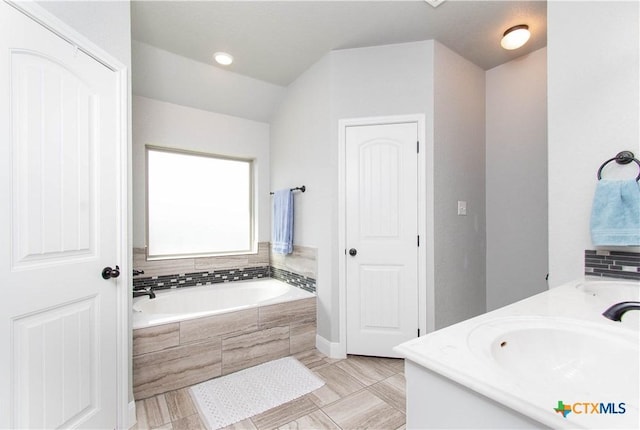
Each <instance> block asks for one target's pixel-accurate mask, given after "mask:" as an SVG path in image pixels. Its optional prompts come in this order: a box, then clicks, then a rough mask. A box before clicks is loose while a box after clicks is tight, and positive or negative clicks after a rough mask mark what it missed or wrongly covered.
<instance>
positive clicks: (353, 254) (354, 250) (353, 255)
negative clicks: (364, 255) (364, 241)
mask: <svg viewBox="0 0 640 430" xmlns="http://www.w3.org/2000/svg"><path fill="white" fill-rule="evenodd" d="M357 253H358V250H357V249H355V248H351V249H350V250H349V255H350V256H352V257H355V255H356V254H357Z"/></svg>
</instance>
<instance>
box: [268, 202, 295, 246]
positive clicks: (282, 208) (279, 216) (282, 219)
mask: <svg viewBox="0 0 640 430" xmlns="http://www.w3.org/2000/svg"><path fill="white" fill-rule="evenodd" d="M271 223H272V224H273V226H272V228H271V250H272V251H273V252H275V253H276V254H291V252H293V192H291V190H289V189H284V190H278V191H275V192H274V193H273V211H272V212H271Z"/></svg>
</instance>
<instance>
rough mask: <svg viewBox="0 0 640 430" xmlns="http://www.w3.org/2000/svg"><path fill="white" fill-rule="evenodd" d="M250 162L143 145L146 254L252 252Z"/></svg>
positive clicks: (150, 256) (188, 254)
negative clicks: (145, 173)
mask: <svg viewBox="0 0 640 430" xmlns="http://www.w3.org/2000/svg"><path fill="white" fill-rule="evenodd" d="M253 218H254V217H253V162H252V161H251V160H242V159H233V158H225V157H219V156H214V155H207V154H198V153H192V152H185V151H177V150H169V149H164V148H157V147H151V146H147V247H148V248H147V255H148V258H149V259H162V258H179V257H196V256H206V255H218V254H238V253H247V252H252V251H253V248H254V246H253V245H254V228H253V226H254V219H253Z"/></svg>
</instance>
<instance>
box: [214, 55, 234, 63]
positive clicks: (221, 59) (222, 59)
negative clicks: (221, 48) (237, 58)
mask: <svg viewBox="0 0 640 430" xmlns="http://www.w3.org/2000/svg"><path fill="white" fill-rule="evenodd" d="M213 59H214V60H216V63H218V64H221V65H223V66H228V65H229V64H231V63H233V57H232V56H231V55H230V54H227V53H226V52H216V53H215V54H213Z"/></svg>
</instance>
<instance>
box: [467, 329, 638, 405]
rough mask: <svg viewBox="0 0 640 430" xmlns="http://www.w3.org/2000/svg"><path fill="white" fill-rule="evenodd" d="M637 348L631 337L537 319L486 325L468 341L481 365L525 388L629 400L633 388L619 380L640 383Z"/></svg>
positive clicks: (624, 334)
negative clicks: (567, 389)
mask: <svg viewBox="0 0 640 430" xmlns="http://www.w3.org/2000/svg"><path fill="white" fill-rule="evenodd" d="M639 343H640V342H639V341H638V337H637V336H634V334H633V333H625V332H624V331H621V330H616V329H615V328H614V329H610V328H609V327H606V326H604V325H600V324H594V323H589V322H585V321H578V320H568V319H555V318H542V317H540V318H534V317H532V318H525V317H520V318H517V317H514V318H502V319H497V320H493V321H489V322H486V323H484V324H482V325H480V326H478V327H476V328H475V329H474V330H472V331H471V333H470V334H469V337H468V344H469V347H470V349H471V350H472V351H473V352H474V353H475V354H477V355H479V356H480V357H481V358H482V359H483V361H485V363H488V364H489V365H491V366H495V367H496V368H497V369H499V370H500V371H501V372H503V373H506V374H509V375H511V376H513V377H515V378H516V379H517V380H518V381H526V384H528V385H535V386H539V387H541V388H544V389H545V390H547V389H549V387H558V388H559V387H567V386H570V387H573V388H574V389H576V390H582V391H578V392H582V393H585V392H592V393H595V394H597V395H598V396H606V395H607V394H611V395H615V396H616V397H617V396H620V395H623V396H624V395H633V396H635V397H634V398H637V396H638V393H637V392H638V388H637V387H631V386H630V385H634V386H635V384H627V383H624V382H622V383H621V381H637V380H638V379H639V378H640V372H639V370H638V369H639V367H640V366H639V364H640V363H639V362H640V358H639V357H640V348H639ZM585 390H586V391H585ZM625 393H626V394H625Z"/></svg>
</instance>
